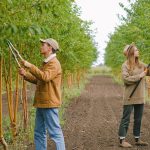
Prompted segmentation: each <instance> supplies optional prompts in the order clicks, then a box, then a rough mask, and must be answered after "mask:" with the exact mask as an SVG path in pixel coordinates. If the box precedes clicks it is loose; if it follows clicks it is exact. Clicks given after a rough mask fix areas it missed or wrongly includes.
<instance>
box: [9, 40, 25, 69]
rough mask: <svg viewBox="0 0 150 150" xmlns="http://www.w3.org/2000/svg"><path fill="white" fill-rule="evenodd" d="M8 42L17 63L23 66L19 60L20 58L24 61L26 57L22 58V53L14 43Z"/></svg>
mask: <svg viewBox="0 0 150 150" xmlns="http://www.w3.org/2000/svg"><path fill="white" fill-rule="evenodd" d="M7 44H8V46H9V49H10V51H11V53H12V54H13V56H14V58H15V60H16V62H17V64H18V67H19V68H21V64H20V63H19V60H18V58H19V59H20V60H21V61H24V59H23V58H22V56H21V55H20V53H19V51H18V50H17V49H16V48H15V47H14V46H13V44H12V43H11V42H10V41H9V40H7Z"/></svg>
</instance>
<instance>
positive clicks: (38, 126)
mask: <svg viewBox="0 0 150 150" xmlns="http://www.w3.org/2000/svg"><path fill="white" fill-rule="evenodd" d="M40 41H41V54H42V55H44V57H45V59H44V62H43V64H42V67H41V68H40V69H38V68H37V67H36V66H35V65H33V64H31V63H29V62H27V61H23V62H22V64H23V65H24V66H25V67H27V68H28V70H29V71H28V72H26V71H25V70H24V69H23V68H21V69H19V73H20V75H22V76H23V77H24V79H25V80H27V81H29V82H31V83H34V84H36V91H35V97H34V104H33V106H34V107H35V108H36V118H35V130H34V142H35V148H36V150H47V135H46V130H47V131H48V133H49V135H50V137H51V139H52V140H53V141H54V142H55V144H56V149H57V150H65V143H64V137H63V133H62V130H61V127H60V122H59V116H58V108H59V107H60V106H61V74H62V71H61V65H60V63H59V61H58V59H57V58H56V51H58V49H59V45H58V43H57V41H56V40H54V39H52V38H50V39H45V40H42V39H41V40H40Z"/></svg>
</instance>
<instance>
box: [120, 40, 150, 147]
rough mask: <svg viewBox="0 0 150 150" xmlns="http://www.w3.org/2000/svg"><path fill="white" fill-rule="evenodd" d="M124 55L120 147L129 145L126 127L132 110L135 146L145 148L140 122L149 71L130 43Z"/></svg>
mask: <svg viewBox="0 0 150 150" xmlns="http://www.w3.org/2000/svg"><path fill="white" fill-rule="evenodd" d="M124 55H125V56H126V57H127V60H126V61H125V62H124V63H123V65H122V76H123V81H124V95H123V99H124V106H123V116H122V119H121V123H120V127H119V140H120V146H121V147H125V148H129V147H132V145H131V144H129V143H128V142H126V141H125V137H126V135H127V131H128V126H129V123H130V115H131V112H132V111H133V110H134V126H133V135H134V138H135V144H136V145H140V146H147V145H148V143H147V142H143V141H141V140H140V130H141V121H142V115H143V109H144V103H145V101H144V93H145V79H144V77H145V76H146V75H150V69H147V65H145V64H144V63H142V62H141V61H139V51H138V49H137V48H136V46H135V45H134V44H133V43H132V44H131V45H127V46H126V47H125V49H124ZM141 78H142V80H141V82H140V84H139V86H138V88H137V89H136V91H135V93H134V94H133V96H132V97H131V98H130V99H129V96H130V94H131V92H132V91H133V89H134V88H135V85H136V83H137V81H139V80H140V79H141Z"/></svg>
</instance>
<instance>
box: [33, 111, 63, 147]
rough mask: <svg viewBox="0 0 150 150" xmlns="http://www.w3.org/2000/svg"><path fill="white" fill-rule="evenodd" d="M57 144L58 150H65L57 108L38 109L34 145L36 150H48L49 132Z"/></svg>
mask: <svg viewBox="0 0 150 150" xmlns="http://www.w3.org/2000/svg"><path fill="white" fill-rule="evenodd" d="M46 131H48V134H49V136H50V137H51V139H52V140H53V141H54V142H55V144H56V150H65V142H64V137H63V133H62V130H61V127H60V122H59V116H58V109H57V108H37V109H36V118H35V130H34V143H35V148H36V150H47V132H46Z"/></svg>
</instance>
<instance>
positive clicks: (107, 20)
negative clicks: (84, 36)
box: [76, 0, 128, 64]
mask: <svg viewBox="0 0 150 150" xmlns="http://www.w3.org/2000/svg"><path fill="white" fill-rule="evenodd" d="M119 2H122V3H123V4H125V5H126V6H127V5H128V2H127V0H76V3H77V5H78V6H79V7H81V11H82V14H81V18H82V19H83V20H92V21H93V22H94V25H93V26H92V28H93V29H94V28H97V34H96V39H95V40H96V42H98V51H99V52H100V55H99V58H98V60H97V63H96V64H100V63H104V49H105V47H106V43H105V41H108V34H109V33H112V32H113V31H114V28H115V27H116V26H117V25H119V24H120V21H119V19H118V17H117V14H121V15H124V16H125V12H124V10H123V9H122V8H121V7H120V6H119Z"/></svg>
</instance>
